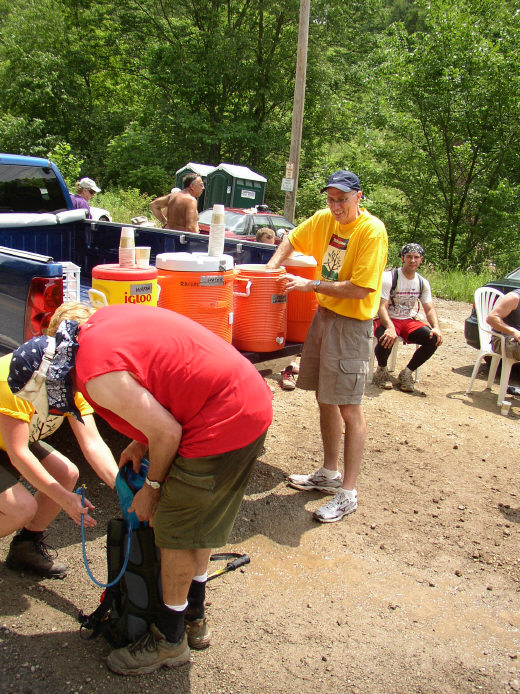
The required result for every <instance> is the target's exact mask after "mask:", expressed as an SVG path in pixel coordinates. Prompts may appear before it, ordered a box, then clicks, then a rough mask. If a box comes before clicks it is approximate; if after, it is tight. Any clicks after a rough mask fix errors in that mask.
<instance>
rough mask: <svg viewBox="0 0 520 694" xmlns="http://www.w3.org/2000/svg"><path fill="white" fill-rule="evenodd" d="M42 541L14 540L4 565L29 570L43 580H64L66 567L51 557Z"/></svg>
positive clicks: (47, 547)
mask: <svg viewBox="0 0 520 694" xmlns="http://www.w3.org/2000/svg"><path fill="white" fill-rule="evenodd" d="M49 549H51V548H50V547H49V546H48V545H46V544H45V542H44V541H43V539H41V540H37V541H36V542H35V541H34V540H21V541H17V540H16V538H14V539H13V540H12V542H11V545H10V547H9V553H8V555H7V557H6V560H5V563H6V564H7V566H8V567H9V568H10V569H15V570H16V569H18V570H24V569H25V570H29V571H32V572H34V573H36V574H38V575H39V576H43V577H45V578H65V576H66V575H67V567H66V566H65V564H62V563H61V562H59V561H55V559H53V557H52V556H51V554H50V552H49Z"/></svg>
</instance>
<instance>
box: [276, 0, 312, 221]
mask: <svg viewBox="0 0 520 694" xmlns="http://www.w3.org/2000/svg"><path fill="white" fill-rule="evenodd" d="M310 9H311V0H300V24H299V27H298V55H297V58H296V79H295V82H294V101H293V116H292V129H291V151H290V153H289V161H288V162H287V167H286V171H285V178H284V179H283V182H282V190H285V191H286V192H285V206H284V215H285V217H287V219H288V220H290V221H291V222H293V221H294V211H295V209H296V191H297V189H298V172H299V170H300V151H301V144H302V126H303V107H304V104H305V81H306V77H307V46H308V43H309V16H310Z"/></svg>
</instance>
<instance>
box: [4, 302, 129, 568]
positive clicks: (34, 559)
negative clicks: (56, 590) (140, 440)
mask: <svg viewBox="0 0 520 694" xmlns="http://www.w3.org/2000/svg"><path fill="white" fill-rule="evenodd" d="M71 304H73V305H74V306H82V305H81V304H77V303H76V302H69V304H63V305H62V306H60V308H58V309H57V312H56V313H55V314H54V316H53V318H52V320H51V324H50V325H49V334H52V335H54V333H55V331H56V329H57V327H58V325H59V322H60V320H61V318H62V317H65V318H66V317H67V312H66V311H67V308H68V306H70V305H71ZM83 309H84V313H85V319H86V318H88V316H89V315H90V314H91V313H92V309H91V308H90V307H87V306H84V307H83ZM33 342H34V347H33V350H32V352H28V351H26V352H23V350H22V349H21V348H19V349H18V350H16V352H15V354H14V355H13V354H7V355H6V356H4V357H2V358H1V359H0V537H5V536H6V535H9V534H11V533H13V532H14V531H15V530H20V532H19V533H18V534H17V535H15V537H14V538H13V540H12V542H11V545H10V548H9V553H8V555H7V559H6V564H7V566H9V567H10V568H12V569H21V570H30V571H32V572H34V573H37V574H39V575H40V576H44V577H46V578H64V577H65V575H66V573H67V567H66V566H65V565H64V564H62V563H61V562H59V561H56V559H54V558H53V557H52V556H51V554H50V553H49V552H48V549H47V545H46V544H45V542H44V532H45V531H46V529H47V527H48V526H49V524H50V523H51V521H53V520H54V518H55V517H56V516H57V515H58V513H59V512H60V511H61V509H63V510H64V511H65V512H66V513H67V514H68V515H69V516H70V517H71V518H72V520H73V521H74V522H75V523H76V524H78V525H79V523H80V519H81V516H82V515H83V517H84V519H85V526H87V527H89V526H93V525H95V524H96V521H95V520H94V519H93V518H92V517H91V516H90V515H88V513H89V511H90V510H91V509H92V508H93V506H92V504H91V503H90V502H89V501H88V500H87V499H85V507H82V502H81V497H80V496H79V495H78V494H75V493H74V492H73V491H72V490H73V488H74V485H75V484H76V481H77V479H78V468H77V467H76V465H74V463H72V462H71V461H70V460H69V459H68V458H67V457H66V456H64V455H63V454H62V453H60V452H59V451H57V450H55V449H54V448H53V447H52V446H50V445H49V444H47V443H45V442H43V441H42V439H43V438H45V437H47V436H50V435H51V434H52V433H53V432H54V431H56V429H58V427H59V426H60V424H61V423H62V422H63V419H64V413H63V409H62V408H61V407H60V403H59V398H58V400H56V401H55V403H54V404H55V406H53V407H52V408H51V412H50V413H49V407H48V405H47V402H45V404H46V405H47V408H46V409H47V412H45V411H44V410H45V408H43V410H42V408H41V403H40V402H38V403H36V404H32V403H31V402H29V401H28V400H26V399H22V397H17V396H16V395H14V394H13V393H12V392H11V390H10V385H8V374H9V372H10V370H11V372H12V374H13V375H14V381H15V382H18V381H19V380H20V381H23V385H26V383H25V382H26V380H27V378H26V376H25V374H26V373H28V365H31V366H32V365H33V364H37V366H39V365H40V363H41V362H42V357H43V355H44V351H45V349H46V347H47V344H48V338H47V337H40V338H35V340H34V341H33ZM57 343H58V344H57V346H56V350H55V353H56V356H57V357H58V356H59V354H60V353H61V351H62V350H67V349H68V345H67V344H65V343H59V341H58V340H57ZM49 374H51V369H49ZM49 379H50V380H48V389H51V388H52V385H51V383H52V374H51V375H50V376H49ZM54 395H59V394H58V393H56V392H55V393H54ZM70 397H71V398H72V395H70ZM33 402H34V400H33ZM71 403H73V404H74V414H72V415H70V416H69V415H67V419H68V420H69V424H70V427H71V429H72V431H73V433H74V435H75V437H76V439H77V440H78V443H79V445H80V447H81V450H82V452H83V455H84V456H85V458H86V459H87V461H88V462H89V463H90V465H91V466H92V468H93V469H94V470H95V471H96V472H97V474H98V475H99V477H101V479H102V480H103V481H104V482H105V483H106V484H107V485H108V486H109V487H111V488H113V487H114V485H115V479H116V475H117V464H116V461H115V460H114V458H113V456H112V453H111V452H110V450H109V448H108V446H107V445H106V444H105V442H104V441H103V440H102V438H101V437H100V435H99V432H98V430H97V427H96V422H95V421H94V414H93V412H94V410H93V408H92V407H91V406H90V405H89V404H88V403H87V402H86V400H85V398H84V397H83V396H82V395H80V394H77V395H76V396H75V397H74V399H73V400H72V399H71ZM21 478H23V479H25V480H26V481H27V482H29V484H31V485H32V486H33V487H35V489H36V493H35V494H34V496H33V495H32V494H31V493H30V492H29V491H28V490H27V489H26V487H25V486H23V485H22V484H21V483H20V479H21Z"/></svg>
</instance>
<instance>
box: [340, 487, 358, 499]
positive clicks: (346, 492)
mask: <svg viewBox="0 0 520 694" xmlns="http://www.w3.org/2000/svg"><path fill="white" fill-rule="evenodd" d="M341 491H342V492H343V496H344V497H345V499H348V500H349V501H354V499H357V491H356V490H355V489H342V490H341Z"/></svg>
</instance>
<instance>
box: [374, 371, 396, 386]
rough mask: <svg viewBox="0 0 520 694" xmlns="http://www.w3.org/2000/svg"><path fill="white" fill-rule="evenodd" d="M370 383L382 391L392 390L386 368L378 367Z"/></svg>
mask: <svg viewBox="0 0 520 694" xmlns="http://www.w3.org/2000/svg"><path fill="white" fill-rule="evenodd" d="M372 383H373V384H374V385H375V386H378V387H379V388H382V389H383V390H392V388H393V385H392V381H391V380H390V374H389V373H388V367H386V366H378V367H377V369H376V371H375V373H374V375H373V377H372Z"/></svg>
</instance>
